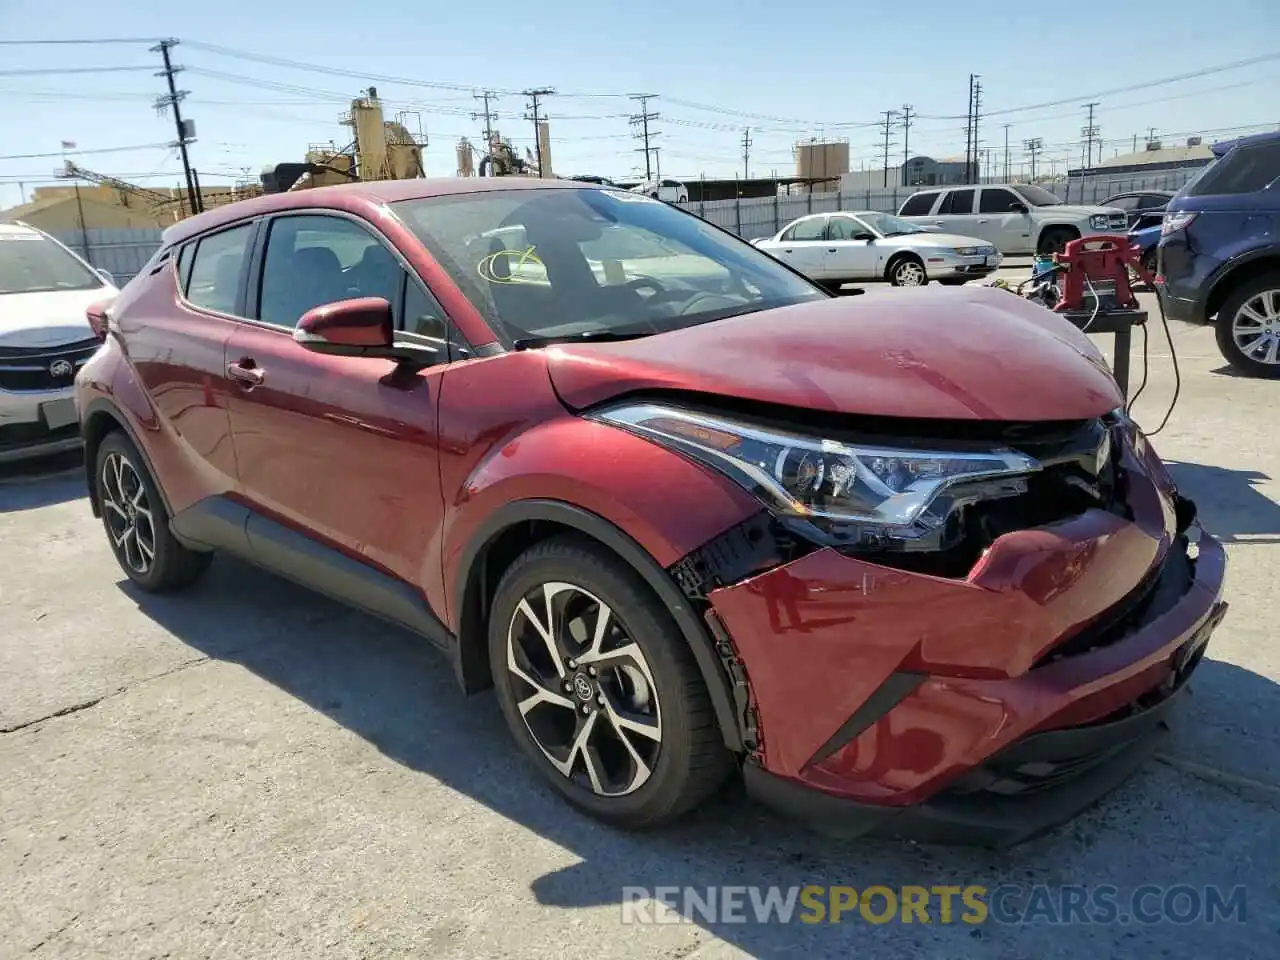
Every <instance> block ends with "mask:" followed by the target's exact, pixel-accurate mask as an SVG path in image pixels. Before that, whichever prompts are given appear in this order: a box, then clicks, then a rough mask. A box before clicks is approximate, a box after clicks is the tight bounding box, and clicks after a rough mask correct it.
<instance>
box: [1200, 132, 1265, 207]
mask: <svg viewBox="0 0 1280 960" xmlns="http://www.w3.org/2000/svg"><path fill="white" fill-rule="evenodd" d="M1277 180H1280V141H1274V142H1271V143H1255V144H1249V145H1246V146H1242V147H1236V149H1234V150H1232V151H1231V152H1230V153H1228V154H1227V155H1226V156H1225V157H1223V158H1222V159H1221V160H1219V161H1218V162H1217V163H1214V164H1213V165H1212V166H1211V167H1209V169H1207V170H1205V171H1204V173H1202V174H1201V176H1200V177H1199V178H1198V179H1197V180H1196V181H1195V182H1194V184H1193V185H1192V186H1191V188H1190V189H1189V190H1188V191H1187V193H1188V195H1190V196H1193V197H1205V196H1233V195H1238V194H1244V193H1257V192H1258V191H1259V190H1266V189H1267V188H1268V187H1270V186H1271V185H1272V184H1273V183H1275V182H1276V181H1277Z"/></svg>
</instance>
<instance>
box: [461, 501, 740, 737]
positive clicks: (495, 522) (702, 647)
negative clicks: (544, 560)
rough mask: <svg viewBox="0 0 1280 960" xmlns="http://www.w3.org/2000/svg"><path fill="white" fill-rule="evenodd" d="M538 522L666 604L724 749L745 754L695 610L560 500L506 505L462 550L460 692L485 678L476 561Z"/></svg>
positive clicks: (646, 560) (599, 521) (648, 559)
mask: <svg viewBox="0 0 1280 960" xmlns="http://www.w3.org/2000/svg"><path fill="white" fill-rule="evenodd" d="M538 520H541V521H545V522H550V523H556V524H560V525H562V526H565V527H569V528H571V529H573V530H576V531H578V532H580V533H583V534H585V535H586V536H588V537H591V538H592V539H594V540H597V541H599V542H600V543H601V544H603V545H604V546H606V547H608V548H609V549H610V550H612V551H613V552H614V553H615V554H617V555H618V556H619V557H620V558H621V559H622V560H623V561H625V562H626V563H627V564H628V565H629V566H630V567H631V568H632V569H633V570H635V571H636V573H638V574H639V575H640V576H641V577H642V578H643V579H644V581H645V582H646V583H647V584H648V585H649V587H650V588H651V589H652V590H653V591H654V593H656V594H657V596H658V599H659V600H661V601H662V602H663V603H664V604H666V607H667V609H668V610H669V611H670V613H671V617H672V619H673V620H674V621H675V623H676V626H677V627H678V628H679V630H680V633H681V634H682V635H683V636H684V638H685V640H686V642H687V643H688V644H689V648H690V649H691V650H692V651H693V656H694V659H695V661H696V662H697V665H698V671H699V673H701V675H702V679H703V681H704V682H705V683H706V685H707V691H708V693H709V694H710V696H711V704H712V708H713V709H714V710H715V714H716V721H717V724H718V726H719V727H720V734H721V737H722V739H723V740H724V743H725V746H726V747H728V748H729V749H730V750H732V751H733V752H735V753H742V752H743V751H744V749H745V748H744V739H745V738H744V731H743V730H742V727H741V723H740V721H739V720H738V719H737V717H736V712H735V710H734V700H733V695H732V693H731V688H730V684H729V679H728V677H726V676H725V673H724V668H723V666H722V665H721V662H720V658H719V655H718V654H717V653H716V648H715V644H714V642H713V641H712V638H711V636H710V634H709V632H708V630H707V628H706V626H705V625H704V623H703V620H702V617H701V616H700V614H699V612H698V610H697V609H696V608H695V607H694V606H693V604H692V603H691V602H690V600H689V598H688V597H686V596H685V595H684V593H682V592H681V590H680V588H679V586H677V584H676V582H675V580H674V579H672V577H671V575H670V574H668V573H667V571H665V570H664V569H663V568H662V567H661V566H660V565H659V564H658V561H657V560H655V559H654V558H653V557H652V556H651V555H650V554H649V552H648V551H647V550H645V549H644V547H642V546H641V545H640V544H639V543H637V542H636V541H635V540H633V539H632V538H631V537H630V536H628V535H627V534H626V533H624V532H623V531H622V530H619V529H618V528H617V527H616V526H615V525H614V524H612V523H610V522H609V521H608V520H606V519H605V518H604V517H601V516H599V515H598V514H595V513H592V512H590V511H589V510H584V509H583V508H581V507H578V506H575V505H573V504H571V503H566V502H564V501H562V500H541V499H538V500H516V501H513V502H511V503H508V504H505V505H504V506H503V507H501V508H500V509H498V510H496V511H495V512H494V513H492V514H490V515H489V516H488V517H487V518H486V519H485V521H484V522H483V523H482V524H481V525H480V527H479V529H477V530H476V532H475V533H474V534H473V535H472V537H471V539H470V541H469V542H468V543H467V544H466V546H465V547H464V548H463V551H462V554H461V557H460V562H459V564H458V573H457V575H456V577H455V581H454V590H453V598H454V602H455V603H457V604H458V605H459V608H460V609H459V612H458V631H457V634H456V636H457V638H458V640H457V642H458V650H457V656H456V663H457V667H458V670H459V674H460V676H459V679H460V680H462V681H463V687H464V689H468V690H471V689H474V686H473V684H472V683H469V682H468V678H469V677H475V676H477V675H478V674H477V673H476V672H475V671H479V670H483V671H484V672H485V673H486V674H487V673H488V669H489V667H488V662H487V649H488V644H487V643H486V642H485V638H484V636H483V635H481V636H480V637H479V639H477V636H476V624H474V623H471V622H469V621H470V619H471V617H473V616H475V612H473V611H470V610H468V604H467V600H468V596H469V594H470V591H471V589H472V586H473V577H474V576H476V575H479V574H482V573H483V569H484V567H483V564H482V563H481V562H480V561H482V559H483V556H484V552H485V550H486V549H487V548H488V547H489V546H490V544H492V543H493V542H494V540H496V539H497V537H498V536H499V535H500V534H501V533H502V532H503V531H504V530H507V529H509V528H511V527H513V526H516V525H518V524H521V523H528V522H530V521H538ZM483 614H484V611H481V612H480V615H481V616H483Z"/></svg>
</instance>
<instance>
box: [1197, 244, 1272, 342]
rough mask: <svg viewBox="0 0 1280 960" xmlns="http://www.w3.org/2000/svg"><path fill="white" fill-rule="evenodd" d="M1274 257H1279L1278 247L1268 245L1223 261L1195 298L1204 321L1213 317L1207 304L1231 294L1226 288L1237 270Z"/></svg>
mask: <svg viewBox="0 0 1280 960" xmlns="http://www.w3.org/2000/svg"><path fill="white" fill-rule="evenodd" d="M1276 259H1280V247H1275V246H1268V247H1261V248H1259V249H1256V250H1250V251H1249V252H1248V253H1242V254H1240V256H1238V257H1232V258H1231V259H1230V260H1225V261H1223V262H1222V263H1221V264H1219V266H1218V269H1217V270H1215V271H1214V273H1213V274H1212V276H1211V277H1210V278H1209V282H1208V283H1206V284H1204V285H1203V287H1202V289H1203V293H1202V294H1201V295H1200V296H1199V297H1198V298H1197V302H1196V310H1197V312H1198V313H1199V314H1200V315H1201V316H1203V317H1204V319H1205V322H1206V323H1210V322H1212V320H1213V317H1212V315H1211V314H1210V313H1209V304H1211V303H1213V302H1214V300H1215V299H1217V300H1218V302H1219V303H1221V301H1223V300H1225V299H1226V298H1227V297H1229V296H1231V292H1230V290H1229V289H1228V288H1229V285H1230V282H1231V280H1232V278H1233V277H1234V276H1235V275H1236V273H1237V272H1239V271H1240V270H1243V269H1247V268H1248V267H1249V266H1251V265H1253V264H1256V263H1258V262H1259V261H1260V260H1276Z"/></svg>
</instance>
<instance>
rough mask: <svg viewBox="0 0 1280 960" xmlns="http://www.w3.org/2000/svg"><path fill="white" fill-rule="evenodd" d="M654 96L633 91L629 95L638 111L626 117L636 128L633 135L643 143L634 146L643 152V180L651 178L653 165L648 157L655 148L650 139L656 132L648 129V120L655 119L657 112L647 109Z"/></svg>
mask: <svg viewBox="0 0 1280 960" xmlns="http://www.w3.org/2000/svg"><path fill="white" fill-rule="evenodd" d="M655 97H656V94H652V93H633V94H632V95H631V99H632V100H635V101H636V102H637V103H639V104H640V112H639V113H636V114H632V115H631V116H630V117H628V120H629V121H630V122H631V125H632V126H633V127H636V128H638V129H637V131H636V133H635V134H634V135H635V136H636V137H638V138H639V139H640V140H641V141H642V143H643V145H642V146H640V147H637V148H636V151H637V152H642V153H644V178H645V180H652V179H653V167H652V165H651V164H650V157H651V156H652V153H653V150H654V149H655V148H654V147H652V146H651V144H650V141H651V139H652V138H653V137H656V136H657V135H658V133H657V131H656V130H654V131H651V130H650V129H649V121H651V120H657V119H658V114H656V113H651V112H650V111H649V101H650V100H653V99H654V98H655Z"/></svg>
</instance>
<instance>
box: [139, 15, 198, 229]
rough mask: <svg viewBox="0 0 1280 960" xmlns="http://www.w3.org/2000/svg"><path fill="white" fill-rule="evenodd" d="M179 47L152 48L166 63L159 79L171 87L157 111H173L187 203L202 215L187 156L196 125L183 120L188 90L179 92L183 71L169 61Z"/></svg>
mask: <svg viewBox="0 0 1280 960" xmlns="http://www.w3.org/2000/svg"><path fill="white" fill-rule="evenodd" d="M177 45H178V41H177V40H161V41H160V43H158V44H157V45H156V46H154V47H152V48H151V52H152V53H158V54H160V57H161V59H162V60H163V61H164V69H163V70H162V71H160V73H157V74H156V76H157V77H164V78H165V81H166V82H167V83H168V86H169V94H168V96H164V97H160V98H159V99H157V100H156V104H155V106H156V110H158V111H161V112H163V111H164V110H165V109H166V108H168V109H172V111H173V126H174V129H176V130H177V132H178V141H177V144H176V146H177V148H178V150H179V151H180V152H181V154H182V172H183V173H184V174H185V175H186V179H187V203H188V205H189V207H190V209H191V212H192V213H193V214H196V213H201V212H202V211H203V210H204V205H203V204H202V203H201V202H200V192H199V191H198V190H197V189H196V178H195V173H194V172H193V171H192V169H191V158H190V157H189V156H188V155H187V144H189V143H193V142H194V141H195V139H196V125H195V123H194V122H193V121H191V120H183V119H182V107H181V106H179V104H181V103H182V99H183V98H184V97H185V96H186V95H187V91H186V90H179V89H178V87H177V84H176V83H175V82H174V76H175V75H176V74H177V73H178V71H179V70H181V69H182V68H181V67H175V66H174V65H173V63H172V61H171V60H170V59H169V51H170V50H171V49H173V48H174V47H175V46H177Z"/></svg>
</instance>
